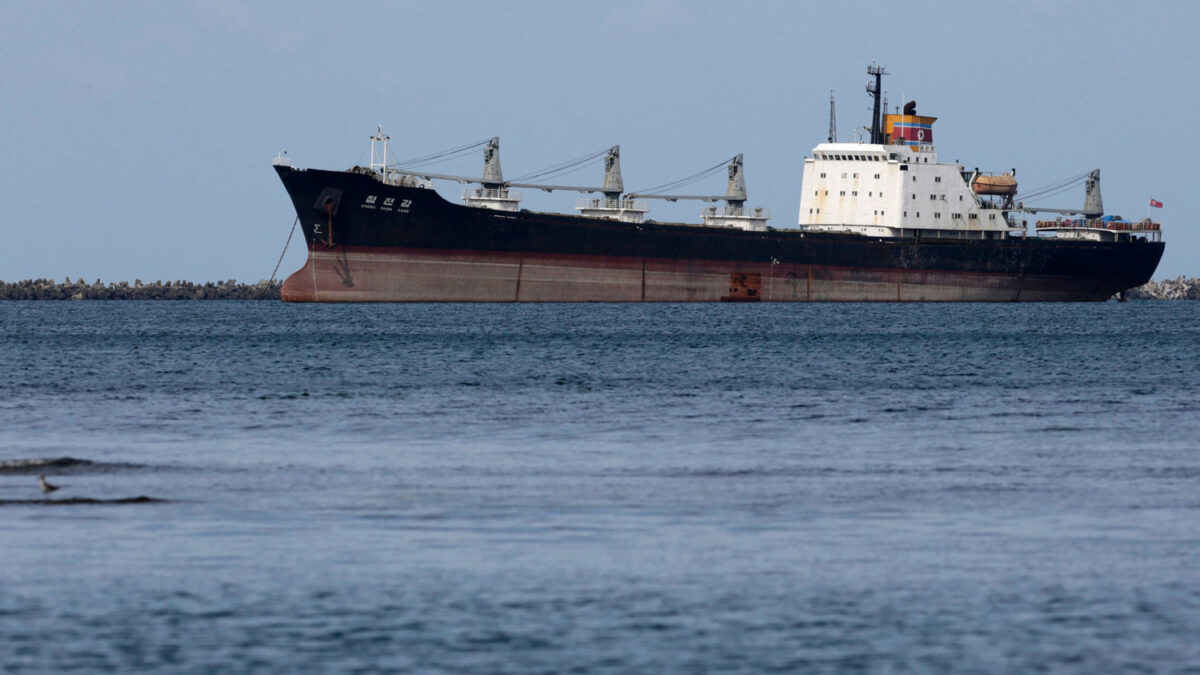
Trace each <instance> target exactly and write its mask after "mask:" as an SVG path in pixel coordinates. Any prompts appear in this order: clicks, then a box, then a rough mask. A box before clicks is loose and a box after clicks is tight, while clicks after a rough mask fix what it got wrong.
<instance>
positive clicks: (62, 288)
mask: <svg viewBox="0 0 1200 675" xmlns="http://www.w3.org/2000/svg"><path fill="white" fill-rule="evenodd" d="M282 283H283V282H281V281H267V280H266V279H263V280H261V281H259V282H258V283H257V284H243V283H238V282H237V281H235V280H233V279H230V280H228V281H209V282H204V283H193V282H191V281H155V282H153V283H142V280H141V279H136V280H134V282H133V283H132V284H131V283H129V282H127V281H118V282H112V283H109V284H104V283H101V281H100V280H99V279H97V280H95V281H94V282H91V283H87V282H85V281H83V280H82V279H79V280H76V281H71V278H70V277H67V279H66V281H64V282H63V283H58V282H56V281H55V280H54V279H26V280H25V281H13V282H4V281H0V300H278V299H279V287H280V286H281V285H282Z"/></svg>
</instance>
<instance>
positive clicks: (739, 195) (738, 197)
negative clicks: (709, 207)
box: [725, 153, 746, 207]
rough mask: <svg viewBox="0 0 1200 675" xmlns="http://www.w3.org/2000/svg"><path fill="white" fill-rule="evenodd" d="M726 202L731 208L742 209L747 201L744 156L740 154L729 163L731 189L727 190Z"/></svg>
mask: <svg viewBox="0 0 1200 675" xmlns="http://www.w3.org/2000/svg"><path fill="white" fill-rule="evenodd" d="M725 201H726V202H728V203H729V205H730V206H737V207H740V206H742V204H744V203H745V201H746V178H745V176H743V175H742V155H741V154H740V153H739V154H738V156H737V157H734V158H733V161H732V162H730V163H729V187H728V188H727V189H726V190H725Z"/></svg>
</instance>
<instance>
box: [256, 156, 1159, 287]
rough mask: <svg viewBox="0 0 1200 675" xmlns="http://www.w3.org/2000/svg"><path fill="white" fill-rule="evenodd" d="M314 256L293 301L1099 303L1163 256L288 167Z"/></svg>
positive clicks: (295, 278) (284, 174)
mask: <svg viewBox="0 0 1200 675" xmlns="http://www.w3.org/2000/svg"><path fill="white" fill-rule="evenodd" d="M276 169H277V171H278V173H279V176H280V178H281V179H282V181H283V183H284V186H285V187H286V189H287V191H288V194H289V195H290V196H291V198H292V202H293V204H294V206H295V208H296V213H297V215H298V216H299V220H300V224H301V227H302V228H303V230H304V236H305V240H306V242H307V245H308V250H309V257H308V261H307V263H306V264H305V266H304V267H303V268H302V269H301V270H299V271H298V272H296V273H295V274H293V275H292V276H291V277H289V278H288V279H287V281H286V282H285V283H284V286H283V291H282V297H283V299H284V300H288V301H310V302H311V301H317V302H345V301H401V302H421V301H427V302H439V301H461V302H638V301H652V302H713V301H751V302H753V301H767V302H771V301H993V302H995V301H1003V302H1007V301H1083V300H1091V301H1099V300H1106V299H1108V298H1110V297H1112V296H1113V295H1114V294H1117V293H1119V292H1121V291H1124V290H1126V289H1129V288H1133V287H1135V286H1140V285H1141V284H1143V283H1145V282H1146V281H1148V280H1149V279H1150V277H1151V276H1152V275H1153V273H1154V270H1155V268H1156V267H1157V265H1158V262H1159V259H1160V258H1161V257H1162V253H1163V244H1162V243H1161V242H1150V241H1141V240H1133V241H1118V242H1100V241H1084V240H1061V239H1060V240H1055V239H1053V238H1037V237H1028V238H1024V237H1007V238H1004V239H987V240H984V239H929V238H925V239H888V238H882V239H881V238H872V237H863V236H857V235H845V234H825V233H812V232H802V231H800V230H769V231H766V232H752V231H745V230H738V229H732V228H715V227H703V226H698V225H682V224H667V223H655V222H653V221H649V222H645V223H624V222H617V221H610V220H603V219H595V218H584V217H580V216H572V215H561V214H551V213H534V212H529V211H520V212H508V211H498V210H489V209H482V208H470V207H465V206H459V205H456V204H451V203H450V202H447V201H446V200H445V199H443V198H442V197H441V196H439V195H438V194H437V193H436V192H435V191H433V190H430V189H423V188H416V187H403V186H398V185H391V184H386V183H383V182H381V181H379V180H378V179H376V178H375V177H374V176H372V175H369V174H363V173H356V172H339V171H322V170H315V169H309V170H298V169H294V168H292V167H289V166H278V167H276Z"/></svg>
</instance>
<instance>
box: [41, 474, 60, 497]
mask: <svg viewBox="0 0 1200 675" xmlns="http://www.w3.org/2000/svg"><path fill="white" fill-rule="evenodd" d="M38 487H40V488H42V494H44V495H46V497H47V498H49V497H50V493H51V492H54V491H55V490H57V489H58V486H57V485H51V484H50V483H47V482H46V476H45V475H41V476H38Z"/></svg>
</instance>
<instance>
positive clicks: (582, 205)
mask: <svg viewBox="0 0 1200 675" xmlns="http://www.w3.org/2000/svg"><path fill="white" fill-rule="evenodd" d="M575 208H577V209H613V210H617V209H623V210H625V211H642V212H646V211H649V210H650V203H649V202H648V201H646V200H645V199H605V198H591V197H583V198H581V199H579V200H578V201H576V202H575Z"/></svg>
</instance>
